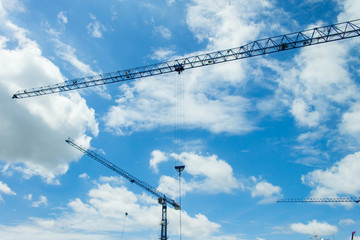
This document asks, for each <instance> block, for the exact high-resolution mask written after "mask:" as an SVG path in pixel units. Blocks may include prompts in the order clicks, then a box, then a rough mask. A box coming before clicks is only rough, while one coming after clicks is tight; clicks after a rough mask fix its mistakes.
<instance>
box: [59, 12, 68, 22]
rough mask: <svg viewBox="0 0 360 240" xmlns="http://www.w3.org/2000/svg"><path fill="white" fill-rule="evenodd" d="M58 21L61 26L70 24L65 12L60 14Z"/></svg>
mask: <svg viewBox="0 0 360 240" xmlns="http://www.w3.org/2000/svg"><path fill="white" fill-rule="evenodd" d="M57 19H58V22H59V23H61V24H67V23H68V22H69V21H68V19H67V17H66V15H65V12H63V11H61V12H59V14H58V15H57Z"/></svg>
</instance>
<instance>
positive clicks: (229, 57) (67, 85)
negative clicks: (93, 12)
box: [12, 19, 360, 99]
mask: <svg viewBox="0 0 360 240" xmlns="http://www.w3.org/2000/svg"><path fill="white" fill-rule="evenodd" d="M359 36H360V19H357V20H352V21H347V22H342V23H336V24H331V25H327V26H322V27H316V28H312V29H308V30H303V31H299V32H294V33H289V34H285V35H279V36H275V37H270V38H264V39H260V40H256V41H253V42H250V43H248V44H245V45H243V46H240V47H236V48H231V49H226V50H221V51H215V52H209V53H204V54H200V55H195V56H189V57H184V58H180V59H175V60H170V61H167V62H162V63H156V64H151V65H147V66H143V67H136V68H132V69H127V70H121V71H116V72H111V73H103V74H99V75H95V76H89V77H83V78H77V79H73V80H68V81H65V82H62V83H58V84H53V85H48V86H43V87H39V88H31V89H25V90H21V91H18V92H16V93H15V94H14V95H13V97H12V98H14V99H19V98H28V97H36V96H41V95H46V94H52V93H58V92H65V91H71V90H76V89H81V88H88V87H93V86H99V85H105V84H110V83H116V82H125V81H129V80H135V79H139V78H145V77H150V76H156V75H161V74H167V73H171V72H177V73H181V72H183V71H184V70H187V69H192V68H198V67H204V66H209V65H213V64H217V63H225V62H229V61H234V60H240V59H245V58H250V57H256V56H261V55H265V54H271V53H276V52H281V51H285V50H290V49H296V48H302V47H307V46H312V45H317V44H322V43H328V42H333V41H338V40H343V39H348V38H353V37H359Z"/></svg>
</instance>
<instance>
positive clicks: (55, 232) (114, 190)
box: [0, 183, 220, 240]
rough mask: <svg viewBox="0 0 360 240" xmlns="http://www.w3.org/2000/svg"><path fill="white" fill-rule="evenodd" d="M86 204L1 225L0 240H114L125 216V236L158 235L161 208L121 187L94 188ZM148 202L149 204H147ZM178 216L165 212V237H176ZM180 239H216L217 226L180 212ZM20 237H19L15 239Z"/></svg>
mask: <svg viewBox="0 0 360 240" xmlns="http://www.w3.org/2000/svg"><path fill="white" fill-rule="evenodd" d="M88 198H89V199H88V200H86V201H85V200H82V199H79V198H76V199H74V200H71V201H70V202H69V203H68V210H67V211H66V212H63V213H62V214H60V215H57V216H56V217H50V218H30V221H28V222H26V223H23V224H18V225H16V226H5V225H0V234H1V236H2V237H5V238H6V239H7V237H8V238H9V239H10V236H14V235H15V234H16V236H26V237H25V238H36V236H37V234H39V233H40V232H41V235H42V236H43V237H46V238H47V237H50V236H52V237H53V238H55V239H65V240H66V239H74V236H76V239H87V238H88V236H91V237H90V239H105V238H106V239H113V238H112V237H113V235H112V234H114V233H116V234H117V236H118V234H120V231H121V229H120V228H119V225H121V224H123V221H124V213H125V212H127V213H128V217H127V220H126V229H125V234H126V236H128V237H129V238H134V239H135V238H136V236H137V235H138V234H145V235H146V236H148V237H152V236H157V235H158V234H159V231H160V227H159V223H160V220H161V206H160V205H159V204H158V203H157V200H156V199H154V198H152V197H150V196H148V195H147V194H134V193H133V192H131V191H129V190H128V189H126V188H125V187H124V186H118V187H114V186H112V185H110V184H109V183H105V184H96V186H95V187H94V188H92V189H91V190H90V191H89V192H88ZM149 199H150V201H149ZM178 214H179V213H178V212H177V210H174V209H173V208H171V207H169V208H168V222H169V225H168V232H169V233H168V234H169V235H175V234H178V224H177V223H178ZM182 224H183V226H184V232H182V233H183V236H184V238H185V239H192V238H194V237H195V236H196V238H197V239H212V238H214V239H216V237H215V234H217V233H218V232H219V229H220V225H219V224H217V223H214V222H211V221H210V220H209V219H208V218H207V217H206V216H204V215H203V214H195V216H190V215H189V214H188V213H186V212H185V211H184V210H183V212H182ZM17 234H19V235H17Z"/></svg>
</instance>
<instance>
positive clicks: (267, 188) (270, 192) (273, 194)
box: [250, 177, 282, 204]
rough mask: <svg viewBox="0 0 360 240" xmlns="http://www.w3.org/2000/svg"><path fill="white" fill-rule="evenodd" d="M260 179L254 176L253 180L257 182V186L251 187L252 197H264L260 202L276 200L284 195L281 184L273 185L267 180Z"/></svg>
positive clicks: (265, 202)
mask: <svg viewBox="0 0 360 240" xmlns="http://www.w3.org/2000/svg"><path fill="white" fill-rule="evenodd" d="M260 179H261V178H260ZM260 179H256V178H255V177H252V181H253V182H254V183H255V186H253V187H250V191H251V197H253V198H255V197H262V198H263V199H262V200H260V201H259V203H260V204H267V203H274V202H276V200H277V199H279V198H280V197H281V196H282V195H281V188H280V187H279V186H274V185H272V184H271V183H269V182H267V181H266V180H261V181H259V180H260Z"/></svg>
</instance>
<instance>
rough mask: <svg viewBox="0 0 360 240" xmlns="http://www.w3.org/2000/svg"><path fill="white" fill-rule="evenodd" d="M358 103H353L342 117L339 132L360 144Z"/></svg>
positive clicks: (359, 106) (359, 111) (359, 110)
mask: <svg viewBox="0 0 360 240" xmlns="http://www.w3.org/2000/svg"><path fill="white" fill-rule="evenodd" d="M359 122H360V102H357V103H355V104H354V105H353V106H352V107H351V108H350V110H349V111H348V112H345V113H344V114H343V116H342V120H341V123H340V125H339V130H340V132H341V133H343V134H346V135H350V136H352V137H354V138H355V139H356V140H357V141H358V142H359V143H360V127H359Z"/></svg>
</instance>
